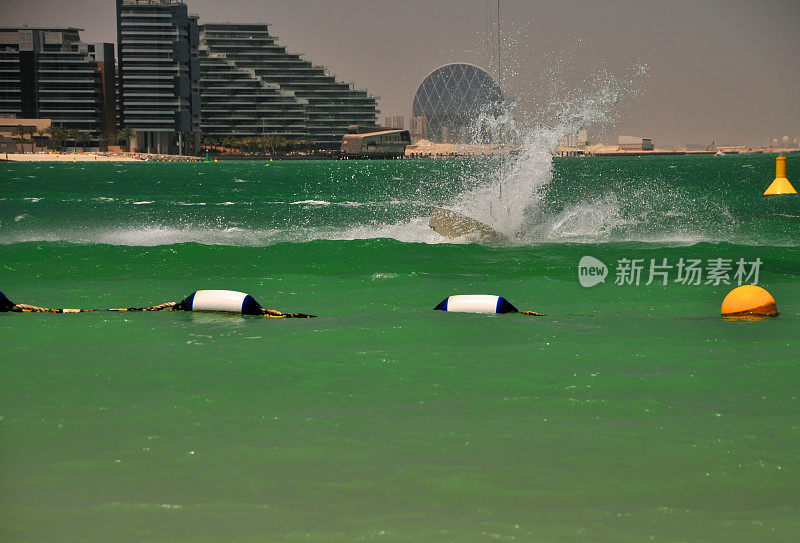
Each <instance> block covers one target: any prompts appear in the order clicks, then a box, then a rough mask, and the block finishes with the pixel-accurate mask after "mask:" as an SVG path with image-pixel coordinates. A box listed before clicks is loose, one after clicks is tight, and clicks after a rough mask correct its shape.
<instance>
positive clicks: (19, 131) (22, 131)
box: [11, 124, 28, 153]
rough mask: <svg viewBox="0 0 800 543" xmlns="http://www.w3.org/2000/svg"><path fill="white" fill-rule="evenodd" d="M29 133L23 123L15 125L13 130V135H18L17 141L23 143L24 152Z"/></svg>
mask: <svg viewBox="0 0 800 543" xmlns="http://www.w3.org/2000/svg"><path fill="white" fill-rule="evenodd" d="M27 133H28V129H27V127H25V126H23V125H21V124H18V125H17V126H15V127H14V129H13V130H12V131H11V135H12V136H16V138H15V139H16V140H17V143H19V144H20V145H22V152H23V153H24V152H25V135H26V134H27Z"/></svg>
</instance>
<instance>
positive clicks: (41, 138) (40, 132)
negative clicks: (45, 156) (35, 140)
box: [36, 128, 47, 149]
mask: <svg viewBox="0 0 800 543" xmlns="http://www.w3.org/2000/svg"><path fill="white" fill-rule="evenodd" d="M36 135H37V136H39V147H41V148H42V149H44V148H45V147H46V145H45V138H46V137H47V129H46V128H39V129H38V130H36Z"/></svg>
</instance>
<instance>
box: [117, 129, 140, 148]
mask: <svg viewBox="0 0 800 543" xmlns="http://www.w3.org/2000/svg"><path fill="white" fill-rule="evenodd" d="M135 138H136V132H135V131H134V130H133V129H132V128H123V129H122V130H120V131H119V132H117V143H119V144H120V145H125V144H126V143H127V144H128V152H129V153H130V152H131V144H132V143H133V140H134V139H135Z"/></svg>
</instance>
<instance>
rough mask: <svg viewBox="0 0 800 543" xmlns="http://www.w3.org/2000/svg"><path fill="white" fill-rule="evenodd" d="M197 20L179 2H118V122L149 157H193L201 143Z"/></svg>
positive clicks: (128, 0)
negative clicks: (181, 155) (166, 155)
mask: <svg viewBox="0 0 800 543" xmlns="http://www.w3.org/2000/svg"><path fill="white" fill-rule="evenodd" d="M198 40H199V28H198V24H197V16H196V15H192V14H189V13H188V10H187V7H186V4H185V3H183V2H181V1H178V0H117V43H118V60H117V66H118V74H119V84H118V88H119V89H120V93H119V100H120V108H119V117H120V118H119V121H120V124H121V125H122V126H123V127H124V128H130V129H132V130H134V131H135V132H136V141H135V145H134V146H135V147H136V149H138V150H140V151H147V152H159V153H161V152H164V153H167V152H170V153H175V152H177V153H180V154H183V153H193V152H195V151H196V150H197V148H198V146H199V140H200V92H199V81H200V62H199V58H198V49H197V47H198Z"/></svg>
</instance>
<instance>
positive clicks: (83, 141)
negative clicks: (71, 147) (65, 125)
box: [75, 130, 92, 152]
mask: <svg viewBox="0 0 800 543" xmlns="http://www.w3.org/2000/svg"><path fill="white" fill-rule="evenodd" d="M75 141H76V143H78V144H80V146H81V150H82V151H84V152H86V146H87V145H88V144H89V142H91V141H92V136H91V134H89V133H88V132H84V131H83V130H79V131H78V132H77V134H76V135H75Z"/></svg>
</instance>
